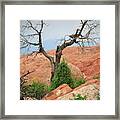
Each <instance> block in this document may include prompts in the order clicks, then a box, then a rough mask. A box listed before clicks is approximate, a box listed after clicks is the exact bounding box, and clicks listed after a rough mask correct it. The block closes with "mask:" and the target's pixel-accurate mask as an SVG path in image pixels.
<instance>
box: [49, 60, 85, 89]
mask: <svg viewBox="0 0 120 120" xmlns="http://www.w3.org/2000/svg"><path fill="white" fill-rule="evenodd" d="M84 83H85V79H84V78H83V77H81V78H80V79H79V80H76V79H74V78H72V76H71V70H70V68H69V67H68V65H67V63H66V62H65V61H64V60H63V61H62V62H61V63H59V65H58V68H57V70H56V72H55V75H54V77H53V79H52V82H51V86H50V87H49V91H51V90H53V89H55V88H57V87H59V86H60V85H62V84H68V85H69V86H70V87H71V88H72V89H74V88H76V87H78V86H80V85H81V84H84Z"/></svg>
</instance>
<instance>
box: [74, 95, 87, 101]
mask: <svg viewBox="0 0 120 120" xmlns="http://www.w3.org/2000/svg"><path fill="white" fill-rule="evenodd" d="M74 100H86V96H84V97H83V96H81V95H80V94H77V95H75V97H74Z"/></svg>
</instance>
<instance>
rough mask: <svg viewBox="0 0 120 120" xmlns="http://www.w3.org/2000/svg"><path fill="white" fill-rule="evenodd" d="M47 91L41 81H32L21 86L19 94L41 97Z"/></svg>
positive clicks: (46, 87)
mask: <svg viewBox="0 0 120 120" xmlns="http://www.w3.org/2000/svg"><path fill="white" fill-rule="evenodd" d="M47 92H48V86H47V85H45V84H43V83H36V82H33V83H32V84H31V85H26V86H24V87H23V88H22V90H21V94H22V96H23V97H32V98H36V99H42V97H43V96H44V95H45V94H46V93H47Z"/></svg>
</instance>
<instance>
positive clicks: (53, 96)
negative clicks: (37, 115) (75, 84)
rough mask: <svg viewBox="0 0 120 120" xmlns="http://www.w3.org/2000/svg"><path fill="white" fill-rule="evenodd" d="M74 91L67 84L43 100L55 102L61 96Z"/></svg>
mask: <svg viewBox="0 0 120 120" xmlns="http://www.w3.org/2000/svg"><path fill="white" fill-rule="evenodd" d="M71 91H72V89H71V88H70V87H69V86H68V85H67V84H63V85H60V86H59V87H58V88H56V89H55V90H53V91H51V92H50V93H48V94H47V95H46V96H45V97H44V98H43V100H54V99H56V98H57V97H59V96H62V95H65V94H67V93H69V92H71Z"/></svg>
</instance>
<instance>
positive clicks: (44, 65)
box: [20, 46, 100, 99]
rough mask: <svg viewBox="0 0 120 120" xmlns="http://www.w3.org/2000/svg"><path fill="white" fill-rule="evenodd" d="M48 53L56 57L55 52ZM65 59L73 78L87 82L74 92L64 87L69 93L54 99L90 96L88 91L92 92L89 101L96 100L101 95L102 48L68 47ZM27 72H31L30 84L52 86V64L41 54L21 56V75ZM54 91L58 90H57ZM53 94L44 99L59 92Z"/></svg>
mask: <svg viewBox="0 0 120 120" xmlns="http://www.w3.org/2000/svg"><path fill="white" fill-rule="evenodd" d="M48 53H49V54H50V55H52V56H54V55H55V50H51V51H48ZM63 58H64V59H65V61H67V63H68V65H69V67H70V69H71V72H72V76H74V77H75V78H76V79H77V78H79V77H80V76H81V75H82V76H84V78H85V79H86V81H87V82H86V83H85V84H84V85H81V86H79V87H77V88H75V89H74V90H71V89H70V88H69V86H67V88H66V87H65V86H64V85H63V86H64V87H65V88H66V90H67V89H68V91H67V92H66V93H64V94H63V93H59V95H58V96H57V97H53V98H54V99H68V98H69V99H73V97H74V94H81V95H83V96H86V94H88V93H87V92H86V91H88V90H90V91H91V94H92V96H91V95H87V96H88V99H96V98H97V97H95V96H97V95H98V94H99V93H98V92H99V76H100V47H99V46H93V47H84V48H83V49H81V48H80V47H68V48H66V49H64V51H63V55H62V59H63ZM27 71H30V74H28V75H27V76H26V79H27V81H28V82H27V83H28V84H30V83H32V82H33V81H36V82H42V83H46V84H48V85H49V84H50V81H49V80H50V76H51V74H50V63H49V61H48V60H47V58H45V57H44V56H43V55H42V54H41V53H39V54H37V55H36V53H32V54H29V55H25V56H21V58H20V75H21V76H22V75H24V74H25V73H27ZM59 87H60V86H59ZM58 89H61V88H58ZM54 91H57V90H56V89H55V90H54ZM54 91H53V93H54ZM64 91H65V89H64ZM59 92H60V91H59ZM53 93H50V94H49V95H46V96H45V97H44V98H43V99H53V98H52V97H51V95H53V96H54V95H55V94H56V93H57V92H55V93H54V94H53ZM93 94H94V95H93ZM48 96H50V97H48ZM93 96H94V98H93Z"/></svg>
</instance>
